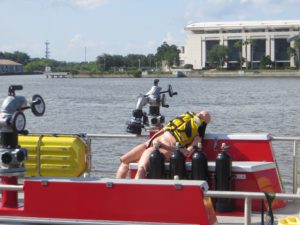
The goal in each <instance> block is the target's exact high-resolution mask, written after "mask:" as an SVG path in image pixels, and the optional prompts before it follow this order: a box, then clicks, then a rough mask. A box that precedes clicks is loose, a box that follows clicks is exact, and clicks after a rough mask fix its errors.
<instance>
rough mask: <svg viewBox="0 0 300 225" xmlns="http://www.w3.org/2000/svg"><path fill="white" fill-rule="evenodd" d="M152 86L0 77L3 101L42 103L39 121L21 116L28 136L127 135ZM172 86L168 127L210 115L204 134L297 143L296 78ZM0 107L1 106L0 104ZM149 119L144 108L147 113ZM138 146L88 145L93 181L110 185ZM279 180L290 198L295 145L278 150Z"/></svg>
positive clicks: (299, 84) (145, 81)
mask: <svg viewBox="0 0 300 225" xmlns="http://www.w3.org/2000/svg"><path fill="white" fill-rule="evenodd" d="M153 80H154V79H153V78H140V79H134V78H78V79H62V78H60V79H47V78H45V77H44V76H42V75H34V76H2V77H0V81H1V82H0V98H1V99H4V98H5V97H6V96H7V94H8V86H9V85H12V84H20V85H23V90H22V91H17V94H18V95H24V96H25V97H26V98H28V99H30V98H31V96H32V95H33V94H40V95H41V96H42V97H43V98H44V100H45V103H46V113H45V115H44V116H43V117H34V116H33V114H32V113H31V112H29V111H28V112H26V113H25V115H26V119H27V126H26V128H27V129H28V130H29V131H30V132H32V133H35V132H55V133H88V134H100V133H101V134H103V133H109V134H111V133H116V134H126V132H125V129H126V121H128V120H129V118H130V116H131V112H132V110H133V109H134V108H135V106H136V102H137V96H138V95H139V94H145V93H146V92H148V90H149V89H150V88H151V86H152V85H153ZM168 84H171V85H172V86H173V90H174V91H177V92H178V95H176V96H174V97H173V98H170V97H169V96H167V103H168V104H169V105H170V107H169V108H162V109H161V113H162V114H163V115H165V117H166V120H169V119H171V118H172V117H175V116H177V115H178V114H181V113H183V112H186V111H188V110H190V111H199V110H208V111H210V113H211V115H212V123H211V124H210V125H209V126H208V127H207V131H206V132H209V133H225V132H230V133H233V132H234V133H236V132H243V133H249V132H263V133H270V134H272V135H275V136H300V127H299V124H300V107H299V105H300V104H299V103H300V91H299V90H300V79H299V78H182V79H178V78H161V79H160V83H159V85H160V86H161V87H162V88H163V89H164V90H165V89H166V88H167V85H168ZM1 102H2V100H1ZM145 110H146V111H148V110H147V108H145ZM141 141H142V140H141V139H97V140H92V159H93V160H92V175H95V176H100V177H114V174H115V171H116V169H117V167H118V164H119V156H121V155H122V154H123V153H125V152H127V151H128V150H129V149H130V148H131V147H133V146H134V145H136V144H137V143H139V142H141ZM274 152H275V155H276V156H277V162H278V165H279V169H280V173H281V174H282V176H283V182H284V184H285V185H286V186H287V190H290V189H291V182H292V181H291V180H292V152H293V145H292V143H275V145H274Z"/></svg>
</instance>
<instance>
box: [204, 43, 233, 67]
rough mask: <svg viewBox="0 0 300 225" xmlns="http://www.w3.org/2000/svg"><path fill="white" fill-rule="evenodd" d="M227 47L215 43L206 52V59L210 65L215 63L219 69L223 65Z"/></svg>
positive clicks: (226, 55) (227, 50)
mask: <svg viewBox="0 0 300 225" xmlns="http://www.w3.org/2000/svg"><path fill="white" fill-rule="evenodd" d="M228 52H229V49H228V47H227V46H224V45H215V46H213V47H212V49H211V50H210V51H209V52H208V61H209V63H210V64H211V65H217V67H218V68H219V69H221V68H222V67H223V66H224V63H225V62H226V60H227V57H228Z"/></svg>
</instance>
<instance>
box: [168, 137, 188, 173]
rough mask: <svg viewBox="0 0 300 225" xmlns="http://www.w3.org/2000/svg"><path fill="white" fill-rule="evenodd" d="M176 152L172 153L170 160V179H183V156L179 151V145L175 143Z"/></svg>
mask: <svg viewBox="0 0 300 225" xmlns="http://www.w3.org/2000/svg"><path fill="white" fill-rule="evenodd" d="M176 148H177V149H176V151H175V152H173V153H172V155H171V158H170V175H171V179H174V178H178V179H183V178H184V176H185V156H184V155H183V153H182V152H181V151H180V148H181V146H180V144H179V143H178V142H177V143H176Z"/></svg>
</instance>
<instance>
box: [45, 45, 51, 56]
mask: <svg viewBox="0 0 300 225" xmlns="http://www.w3.org/2000/svg"><path fill="white" fill-rule="evenodd" d="M45 45H46V51H45V57H46V59H49V57H50V49H49V45H50V42H48V41H46V42H45Z"/></svg>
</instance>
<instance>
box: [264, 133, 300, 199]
mask: <svg viewBox="0 0 300 225" xmlns="http://www.w3.org/2000/svg"><path fill="white" fill-rule="evenodd" d="M270 138H271V140H274V141H293V143H294V146H293V193H294V194H296V193H297V189H298V173H299V171H298V141H300V137H283V136H281V137H280V136H278V137H276V136H272V135H270Z"/></svg>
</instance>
